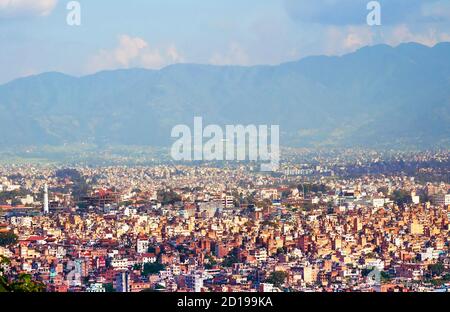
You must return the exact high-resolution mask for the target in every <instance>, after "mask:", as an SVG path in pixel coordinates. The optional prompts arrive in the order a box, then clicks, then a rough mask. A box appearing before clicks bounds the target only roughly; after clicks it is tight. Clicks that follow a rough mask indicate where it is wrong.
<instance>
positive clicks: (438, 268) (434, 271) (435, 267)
mask: <svg viewBox="0 0 450 312" xmlns="http://www.w3.org/2000/svg"><path fill="white" fill-rule="evenodd" d="M428 270H430V272H431V275H432V276H441V275H442V273H444V270H445V268H444V265H443V264H442V263H436V264H430V265H429V266H428Z"/></svg>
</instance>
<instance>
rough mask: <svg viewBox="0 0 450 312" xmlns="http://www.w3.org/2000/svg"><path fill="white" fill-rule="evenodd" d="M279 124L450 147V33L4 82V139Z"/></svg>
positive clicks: (65, 139) (304, 134)
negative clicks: (269, 59)
mask: <svg viewBox="0 0 450 312" xmlns="http://www.w3.org/2000/svg"><path fill="white" fill-rule="evenodd" d="M194 116H202V117H203V118H204V123H205V125H206V124H211V123H214V124H219V125H226V124H244V125H247V124H268V125H271V124H278V125H280V130H281V136H282V137H281V144H282V145H287V146H309V147H311V146H346V147H353V146H361V147H389V148H391V147H392V148H399V147H406V146H407V147H416V148H429V147H449V146H450V43H440V44H438V45H436V46H434V47H433V48H429V47H426V46H422V45H419V44H415V43H410V44H402V45H400V46H398V47H395V48H393V47H390V46H387V45H377V46H372V47H365V48H362V49H360V50H358V51H356V52H354V53H351V54H348V55H345V56H342V57H326V56H317V57H308V58H305V59H302V60H300V61H297V62H291V63H285V64H281V65H278V66H253V67H238V66H212V65H194V64H179V65H172V66H169V67H166V68H164V69H161V70H144V69H129V70H116V71H107V72H100V73H97V74H94V75H90V76H85V77H81V78H77V77H71V76H67V75H64V74H60V73H45V74H41V75H37V76H32V77H28V78H22V79H18V80H15V81H12V82H10V83H7V84H5V85H2V86H0V131H1V133H2V134H1V136H0V147H11V146H28V145H34V146H40V145H62V144H65V143H68V144H71V143H81V142H86V143H92V144H96V145H99V146H101V145H151V146H170V144H171V143H172V142H173V140H172V139H171V138H170V132H171V129H172V127H173V126H175V125H176V124H180V123H182V124H187V125H190V126H192V124H193V118H194Z"/></svg>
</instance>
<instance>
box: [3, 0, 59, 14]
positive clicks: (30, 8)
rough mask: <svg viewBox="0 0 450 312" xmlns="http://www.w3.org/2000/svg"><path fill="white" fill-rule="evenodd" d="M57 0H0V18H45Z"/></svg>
mask: <svg viewBox="0 0 450 312" xmlns="http://www.w3.org/2000/svg"><path fill="white" fill-rule="evenodd" d="M57 2H58V0H0V17H7V18H12V17H21V16H46V15H49V14H50V13H51V12H52V11H53V9H54V8H55V6H56V4H57Z"/></svg>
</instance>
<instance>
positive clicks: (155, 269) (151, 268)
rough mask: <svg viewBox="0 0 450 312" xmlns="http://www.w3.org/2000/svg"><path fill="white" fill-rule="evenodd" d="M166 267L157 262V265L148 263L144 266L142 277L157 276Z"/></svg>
mask: <svg viewBox="0 0 450 312" xmlns="http://www.w3.org/2000/svg"><path fill="white" fill-rule="evenodd" d="M165 268H166V266H165V265H164V264H161V263H158V262H155V263H146V264H144V268H143V270H142V275H144V276H147V275H150V274H157V273H159V272H160V271H162V270H164V269H165Z"/></svg>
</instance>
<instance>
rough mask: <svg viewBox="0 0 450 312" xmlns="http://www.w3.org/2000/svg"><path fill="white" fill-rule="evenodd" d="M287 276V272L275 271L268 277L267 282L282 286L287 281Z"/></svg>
mask: <svg viewBox="0 0 450 312" xmlns="http://www.w3.org/2000/svg"><path fill="white" fill-rule="evenodd" d="M286 278H287V273H286V272H282V271H275V272H272V273H270V276H269V277H268V278H267V279H266V282H267V283H271V284H273V285H274V286H275V287H281V286H282V285H283V284H284V282H285V281H286Z"/></svg>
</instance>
